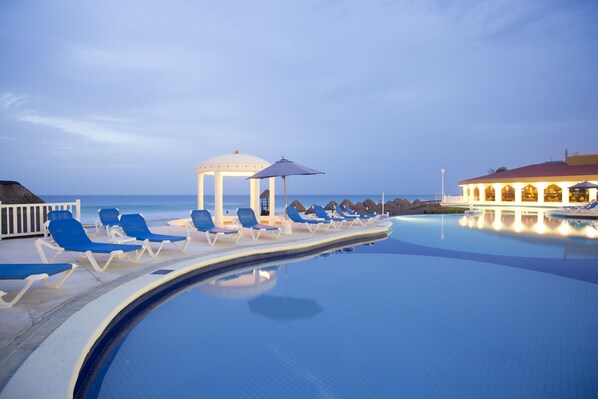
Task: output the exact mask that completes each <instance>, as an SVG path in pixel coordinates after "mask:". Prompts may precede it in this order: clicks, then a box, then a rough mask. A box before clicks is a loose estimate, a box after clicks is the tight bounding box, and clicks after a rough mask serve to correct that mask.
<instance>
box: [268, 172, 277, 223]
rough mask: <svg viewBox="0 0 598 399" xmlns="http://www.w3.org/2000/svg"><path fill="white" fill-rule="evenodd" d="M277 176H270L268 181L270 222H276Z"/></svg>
mask: <svg viewBox="0 0 598 399" xmlns="http://www.w3.org/2000/svg"><path fill="white" fill-rule="evenodd" d="M275 181H276V178H274V177H270V178H269V179H268V182H269V183H270V184H269V186H270V222H274V218H275V215H276V189H275V184H274V182H275Z"/></svg>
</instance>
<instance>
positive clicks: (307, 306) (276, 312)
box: [247, 295, 324, 322]
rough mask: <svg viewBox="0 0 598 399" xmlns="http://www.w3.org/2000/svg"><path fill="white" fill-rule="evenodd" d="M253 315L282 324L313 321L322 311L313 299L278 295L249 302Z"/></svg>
mask: <svg viewBox="0 0 598 399" xmlns="http://www.w3.org/2000/svg"><path fill="white" fill-rule="evenodd" d="M247 304H248V305H249V310H250V312H251V313H255V314H258V315H261V316H265V317H268V318H270V319H274V320H277V321H280V322H285V321H289V320H305V319H311V318H312V317H314V316H316V315H317V314H318V313H320V312H321V311H322V310H324V309H322V307H321V306H320V305H319V304H318V303H317V302H316V301H314V300H313V299H304V298H287V297H282V296H276V295H260V296H258V297H257V298H254V299H251V300H249V301H247Z"/></svg>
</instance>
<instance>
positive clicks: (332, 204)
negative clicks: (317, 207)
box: [324, 201, 337, 211]
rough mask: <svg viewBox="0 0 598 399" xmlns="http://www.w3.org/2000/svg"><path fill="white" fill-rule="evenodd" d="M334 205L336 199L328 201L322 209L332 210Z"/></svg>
mask: <svg viewBox="0 0 598 399" xmlns="http://www.w3.org/2000/svg"><path fill="white" fill-rule="evenodd" d="M336 205H337V204H336V201H330V202H329V203H328V205H326V206H325V207H324V209H326V210H327V211H333V210H334V207H335V206H336Z"/></svg>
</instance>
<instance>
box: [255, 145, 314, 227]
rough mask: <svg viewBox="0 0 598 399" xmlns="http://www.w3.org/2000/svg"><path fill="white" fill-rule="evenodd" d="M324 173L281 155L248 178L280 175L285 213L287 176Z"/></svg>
mask: <svg viewBox="0 0 598 399" xmlns="http://www.w3.org/2000/svg"><path fill="white" fill-rule="evenodd" d="M318 174H324V172H320V171H318V170H315V169H312V168H308V167H307V166H303V165H299V164H298V163H295V162H293V161H289V160H288V159H285V157H284V156H283V157H282V159H281V160H280V161H277V162H274V163H273V164H272V165H270V166H268V167H267V168H264V169H262V170H260V171H259V172H257V173H256V174H254V175H253V176H251V177H249V179H266V178H268V177H282V181H283V185H284V209H285V215H286V209H287V176H299V175H318Z"/></svg>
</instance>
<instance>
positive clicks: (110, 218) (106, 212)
mask: <svg viewBox="0 0 598 399" xmlns="http://www.w3.org/2000/svg"><path fill="white" fill-rule="evenodd" d="M98 216H99V218H98V220H97V221H96V231H98V232H99V231H100V229H101V228H102V227H105V228H106V234H107V235H108V237H114V230H121V229H122V228H121V226H120V220H119V219H118V218H119V216H120V211H119V210H118V208H102V209H98Z"/></svg>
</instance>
